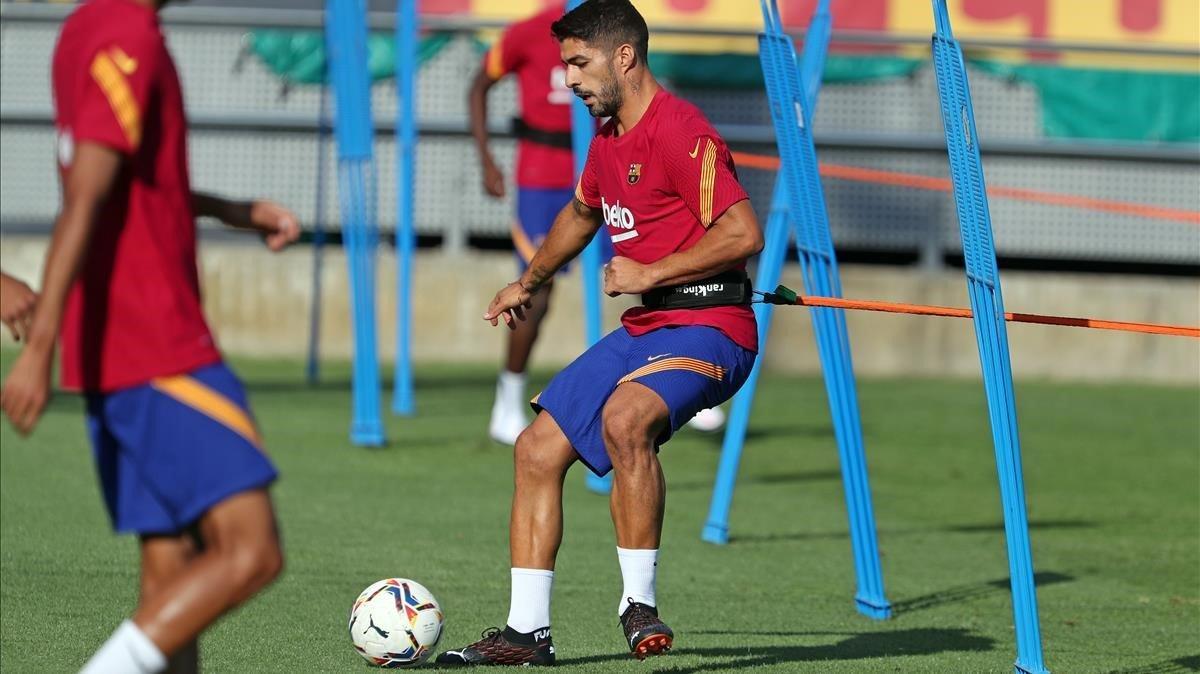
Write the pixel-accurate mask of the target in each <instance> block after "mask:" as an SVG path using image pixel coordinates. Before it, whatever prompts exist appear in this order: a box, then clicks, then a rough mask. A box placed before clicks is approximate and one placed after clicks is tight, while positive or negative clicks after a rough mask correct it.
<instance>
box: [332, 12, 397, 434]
mask: <svg viewBox="0 0 1200 674" xmlns="http://www.w3.org/2000/svg"><path fill="white" fill-rule="evenodd" d="M326 17H327V23H326V27H325V35H326V46H327V51H328V53H329V57H330V64H331V71H332V74H333V87H334V96H335V100H336V101H337V115H336V118H335V124H334V133H335V135H336V137H337V144H338V196H339V198H340V202H341V214H342V236H343V240H344V242H345V244H346V260H347V265H348V267H349V272H350V273H349V275H350V304H351V313H352V320H353V325H354V376H353V387H352V408H353V409H352V418H351V422H350V441H351V442H352V443H353V444H355V445H359V446H378V445H382V444H383V443H384V436H383V420H382V418H381V416H380V405H379V384H380V381H379V359H378V354H377V353H376V335H375V245H376V243H377V238H378V236H377V231H376V230H377V224H376V222H375V206H376V201H375V198H376V194H375V167H374V160H373V157H372V144H373V135H374V127H373V125H372V120H371V95H370V89H371V84H370V80H369V76H368V74H367V23H366V12H365V10H364V9H363V7H362V5H361V4H360V3H359V2H357V1H356V0H328V2H327V5H326Z"/></svg>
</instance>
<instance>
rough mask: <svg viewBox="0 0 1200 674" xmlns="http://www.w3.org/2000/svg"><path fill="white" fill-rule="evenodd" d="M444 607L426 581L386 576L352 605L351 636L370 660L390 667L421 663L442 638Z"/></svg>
mask: <svg viewBox="0 0 1200 674" xmlns="http://www.w3.org/2000/svg"><path fill="white" fill-rule="evenodd" d="M444 618H445V617H444V616H443V615H442V609H441V607H440V606H438V603H437V599H434V597H433V593H431V592H430V591H429V590H427V589H425V586H424V585H421V584H420V583H418V582H416V581H412V580H409V579H407V578H386V579H384V580H381V581H379V582H377V583H372V584H371V586H370V587H368V588H367V589H365V590H363V591H362V594H360V595H358V599H355V600H354V606H352V607H351V608H350V640H351V641H353V642H354V650H356V651H358V654H359V655H361V656H363V657H364V658H366V660H367V662H370V663H371V664H373V665H378V666H380V667H385V668H388V669H391V668H394V667H412V666H415V665H419V664H421V662H422V661H423V660H425V658H427V657H429V654H430V653H432V652H433V649H434V647H436V646H437V643H438V640H439V639H441V638H442V623H443V621H444Z"/></svg>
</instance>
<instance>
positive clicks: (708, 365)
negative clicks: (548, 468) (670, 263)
mask: <svg viewBox="0 0 1200 674" xmlns="http://www.w3.org/2000/svg"><path fill="white" fill-rule="evenodd" d="M754 357H755V353H754V352H753V351H750V350H749V349H745V348H743V347H741V346H739V345H738V344H737V343H736V342H734V341H733V340H731V339H729V338H728V337H726V336H725V334H724V333H722V332H721V331H720V330H717V329H716V328H710V327H707V326H682V327H673V328H659V329H657V330H654V331H652V332H649V333H646V334H644V335H641V336H638V337H634V336H632V335H630V334H629V332H627V331H626V330H625V328H623V327H622V328H618V329H617V330H614V331H613V332H610V333H609V334H608V335H607V336H605V337H604V339H602V340H600V341H599V342H596V344H594V345H593V346H592V347H591V348H590V349H588V350H587V351H585V352H584V353H583V355H581V356H579V357H578V358H576V359H575V361H574V362H573V363H571V364H570V365H568V366H567V367H566V368H564V369H563V370H562V371H561V372H559V373H558V375H557V376H555V377H554V379H552V380H551V381H550V384H549V385H548V386H547V387H546V389H545V390H544V391H542V393H541V394H540V395H539V396H538V397H537V398H535V399H534V400H533V403H532V405H533V409H534V411H535V412H541V411H542V410H545V411H546V412H547V413H549V414H550V416H551V417H553V418H554V421H555V422H556V423H557V424H558V426H559V428H561V429H562V431H563V433H564V434H566V436H567V439H568V440H570V442H571V445H572V446H573V447H574V448H575V451H576V452H577V453H578V454H579V458H580V459H581V460H582V461H583V463H584V464H586V465H587V467H588V468H590V469H591V471H592V472H593V473H595V474H597V475H604V474H606V473H608V471H610V470H612V462H611V461H609V458H608V451H607V450H606V449H605V447H604V435H603V427H602V422H601V415H602V412H603V410H604V405H605V403H607V402H608V398H609V396H611V395H612V393H613V391H614V390H616V388H617V386H618V385H620V384H623V383H625V382H628V381H635V382H637V383H639V384H641V385H643V386H646V387H647V388H649V389H650V390H651V391H654V392H655V393H657V394H658V395H659V397H661V398H662V399H663V401H664V402H666V404H667V409H668V410H669V412H670V424H669V425H668V427H667V428H666V429H664V430H663V432H662V434H661V435H659V437H658V438H657V439H656V441H655V445H656V446H661V445H662V444H664V443H665V442H666V441H667V440H669V439H670V437H671V435H672V434H673V433H674V432H675V431H677V430H679V428H680V427H681V426H683V425H684V424H686V423H687V422H688V420H690V419H691V418H692V417H693V416H695V415H696V413H697V412H699V411H700V410H703V409H708V408H710V407H716V406H717V405H720V404H721V403H723V402H725V401H726V400H729V399H730V398H732V397H733V394H734V393H737V390H738V389H739V388H741V386H742V384H743V383H744V382H745V381H746V377H748V376H749V375H750V369H751V368H752V367H753V366H754Z"/></svg>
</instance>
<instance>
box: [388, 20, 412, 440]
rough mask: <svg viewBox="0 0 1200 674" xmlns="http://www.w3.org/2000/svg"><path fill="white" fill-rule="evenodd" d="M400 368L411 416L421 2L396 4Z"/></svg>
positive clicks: (397, 408) (404, 404)
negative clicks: (418, 35)
mask: <svg viewBox="0 0 1200 674" xmlns="http://www.w3.org/2000/svg"><path fill="white" fill-rule="evenodd" d="M396 19H397V20H396V94H397V96H398V100H397V105H396V367H395V372H394V374H393V380H392V412H393V413H395V414H402V415H405V416H412V414H413V413H414V412H415V411H416V410H415V407H416V406H415V404H414V401H413V373H412V269H413V244H414V241H413V239H414V237H415V233H414V230H415V227H414V223H413V218H414V216H415V213H416V211H415V208H414V204H413V182H414V181H415V179H416V175H417V174H416V161H417V121H416V116H417V103H416V82H415V80H416V71H417V0H397V4H396Z"/></svg>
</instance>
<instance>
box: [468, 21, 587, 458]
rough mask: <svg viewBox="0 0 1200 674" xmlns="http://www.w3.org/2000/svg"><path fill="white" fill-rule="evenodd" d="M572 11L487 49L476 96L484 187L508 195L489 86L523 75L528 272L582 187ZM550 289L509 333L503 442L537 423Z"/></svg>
mask: <svg viewBox="0 0 1200 674" xmlns="http://www.w3.org/2000/svg"><path fill="white" fill-rule="evenodd" d="M565 11H566V3H563V2H559V3H556V4H554V5H552V6H550V7H548V8H546V9H545V10H543V11H541V12H539V13H538V14H536V15H534V16H532V17H530V18H528V19H525V20H523V21H518V22H516V23H514V24H512V25H510V26H509V27H508V28H507V29H506V30H505V31H504V34H503V35H502V36H501V37H500V39H499V40H498V41H497V42H496V44H494V45H492V47H491V49H489V50H488V52H487V54H486V55H485V56H484V58H483V63H482V65H481V66H480V68H479V71H478V72H477V73H476V74H475V78H474V81H473V82H472V84H471V91H470V96H469V104H470V105H469V112H470V117H471V134H472V135H473V136H474V137H475V146H476V149H477V151H478V154H479V166H480V170H481V172H482V174H483V189H484V191H486V192H487V193H488V194H489V195H491V196H492V197H495V198H497V199H499V198H503V197H504V195H505V185H504V172H503V171H501V170H500V167H499V166H497V165H496V160H495V159H494V158H493V157H492V153H491V150H490V149H489V147H488V140H489V135H488V128H487V94H488V91H489V90H490V89H491V88H492V87H493V86H494V85H495V84H496V83H497V82H498V81H500V80H501V79H502V78H504V77H505V76H507V75H514V76H516V80H517V92H518V99H519V104H520V111H521V114H520V117H517V118H515V119H514V120H513V132H514V134H515V135H516V136H517V161H516V183H517V195H516V202H517V203H516V206H517V214H516V220H515V221H514V222H513V224H512V240H513V248H514V250H515V252H516V255H517V263H518V266H519V269H520V271H522V272H523V271H524V270H525V267H526V266H527V265H528V264H529V261H530V260H531V259H533V254H534V251H536V250H537V247H538V246H540V245H541V243H542V241H544V240H545V238H546V234H547V233H549V231H550V225H551V224H552V223H553V222H554V216H556V215H558V212H559V211H560V210H562V208H563V206H565V205H566V204H569V203H570V202H571V199H572V197H573V196H574V194H575V181H574V178H573V177H572V176H573V175H574V171H575V162H574V158H573V155H572V152H571V90H570V89H568V88H567V87H566V85H565V84H564V78H563V75H564V72H565V71H564V69H563V64H562V61H561V60H560V59H559V55H558V43H557V42H555V40H554V38H553V36H551V35H550V25H551V24H552V23H554V21H555V20H556V19H558V18H559V17H560V16H562V15H563V12H565ZM550 291H551V282H550V281H547V282H546V287H545V291H544V292H541V293H538V295H537V297H535V298H534V299H533V300H532V302H531V303H530V307H529V310H528V311H527V312H526V314H525V318H526V320H525V321H523V322H522V323H521V324H520V325H519V326H517V328H516V329H514V330H513V331H512V332H511V333H510V334H509V338H508V350H507V354H506V356H505V362H504V370H503V371H502V372H501V373H500V376H499V378H498V380H497V382H496V400H495V403H494V404H493V406H492V417H491V421H490V422H489V424H488V435H490V436H491V437H492V439H493V440H495V441H497V442H501V443H504V444H508V445H511V444H513V443H514V442H516V441H517V435H519V434H520V433H521V431H522V430H524V429H525V427H526V426H527V425H528V424H529V420H528V416H527V414H528V412H527V411H526V410H527V408H526V405H527V404H528V401H529V399H528V398H527V397H526V396H525V369H526V366H527V365H528V363H529V354H530V352H531V351H532V350H533V345H534V343H535V342H536V341H537V337H538V330H539V328H540V327H541V323H542V319H543V318H544V317H545V316H546V312H547V310H548V309H549V305H550Z"/></svg>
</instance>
